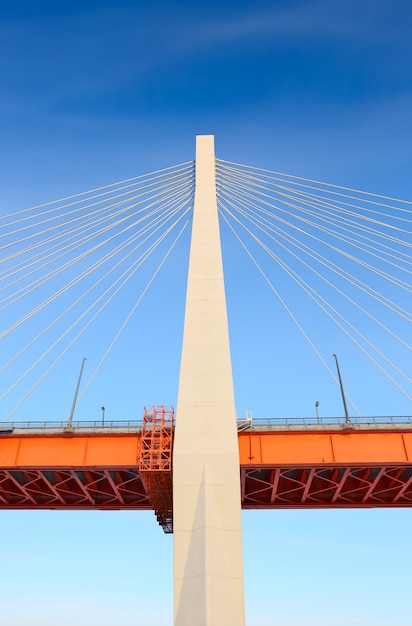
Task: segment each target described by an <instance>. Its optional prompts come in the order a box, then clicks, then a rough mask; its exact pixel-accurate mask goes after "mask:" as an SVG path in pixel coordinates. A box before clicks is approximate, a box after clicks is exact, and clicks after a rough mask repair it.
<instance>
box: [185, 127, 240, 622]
mask: <svg viewBox="0 0 412 626" xmlns="http://www.w3.org/2000/svg"><path fill="white" fill-rule="evenodd" d="M173 509H174V520H173V527H174V571H175V626H243V625H244V624H245V614H244V593H243V562H242V528H241V502H240V478H239V452H238V438H237V425H236V412H235V401H234V393H233V382H232V366H231V360H230V348H229V334H228V324H227V313H226V298H225V290H224V281H223V268H222V255H221V249H220V233H219V223H218V213H217V204H216V183H215V160H214V137H213V136H212V135H201V136H198V137H197V140H196V191H195V206H194V216H193V227H192V241H191V249H190V262H189V277H188V285H187V298H186V313H185V325H184V336H183V348H182V360H181V369H180V380H179V392H178V402H177V410H176V430H175V441H174V455H173Z"/></svg>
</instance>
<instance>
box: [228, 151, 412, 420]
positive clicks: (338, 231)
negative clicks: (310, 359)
mask: <svg viewBox="0 0 412 626" xmlns="http://www.w3.org/2000/svg"><path fill="white" fill-rule="evenodd" d="M217 187H218V206H219V210H220V214H221V217H222V219H223V221H224V223H225V224H226V225H227V227H228V229H229V230H230V231H231V233H232V234H233V235H234V236H235V238H236V240H237V241H238V242H239V244H240V245H241V246H242V248H243V250H244V252H245V254H246V255H247V256H248V258H249V259H250V260H251V261H252V262H253V264H254V265H255V267H256V270H257V271H258V272H259V274H260V275H261V277H262V278H263V280H264V281H265V282H266V284H267V286H268V288H269V289H270V290H271V292H272V293H273V295H274V296H275V298H276V299H277V300H278V302H280V303H281V306H282V307H283V308H284V310H285V311H287V314H288V315H289V316H290V317H291V319H292V320H293V322H294V324H295V325H296V326H297V327H298V328H299V330H300V332H301V333H302V335H303V336H304V337H305V339H306V341H307V342H308V343H309V344H310V346H311V348H312V349H313V351H314V352H315V353H316V355H317V357H318V358H319V359H320V360H321V361H322V363H323V365H324V366H325V367H326V369H327V370H328V371H329V373H330V375H331V376H332V377H333V378H334V379H335V381H336V382H337V379H336V375H335V374H334V372H333V371H332V370H331V369H330V367H329V365H328V363H327V362H326V361H325V358H324V356H322V353H321V352H320V351H319V349H318V347H317V344H316V341H315V339H314V338H312V337H311V336H310V334H309V333H308V332H307V331H306V328H305V321H306V320H305V319H304V318H303V319H302V315H301V316H300V315H299V312H300V313H301V314H302V310H303V308H304V307H303V306H300V307H299V308H297V307H296V301H295V300H294V299H293V302H294V303H295V307H294V306H292V304H290V303H289V302H288V297H289V296H290V290H291V285H293V288H296V292H299V293H300V294H301V296H303V301H304V300H305V299H306V301H308V300H309V301H310V302H311V306H312V308H313V306H314V307H315V308H316V309H317V310H318V311H319V312H321V314H322V315H323V316H326V318H328V320H330V321H331V322H332V323H333V324H334V325H335V326H336V327H337V328H339V331H340V332H341V333H343V334H344V335H345V336H346V337H347V338H348V340H349V341H350V342H351V343H352V344H353V345H354V346H356V348H357V349H359V350H360V351H361V352H362V353H363V355H364V356H365V357H366V358H367V359H368V360H369V361H370V362H371V363H372V364H373V365H374V366H375V367H376V368H378V370H379V371H380V372H381V374H382V375H383V376H385V377H386V378H387V379H388V380H390V381H391V383H393V385H395V386H396V387H397V389H398V390H399V391H400V392H401V393H402V394H403V395H404V396H405V397H406V398H408V399H409V400H411V399H412V397H411V383H412V381H411V378H410V376H408V372H407V371H406V368H405V367H403V366H402V365H399V363H402V364H408V363H410V362H411V360H410V350H411V343H412V342H411V321H412V313H411V310H412V308H411V305H412V301H411V292H412V287H411V273H412V260H411V245H412V240H411V205H412V203H411V202H409V201H403V200H398V199H395V198H389V197H385V196H380V195H374V194H371V193H366V192H362V191H358V190H355V189H349V188H346V187H339V186H336V185H329V184H326V183H322V182H318V181H314V180H308V179H304V178H299V177H297V176H290V175H286V174H281V173H279V172H271V171H268V170H263V169H258V168H255V167H250V166H246V165H240V164H237V163H232V162H228V161H223V160H217ZM285 278H287V280H285ZM291 300H292V298H291ZM377 336H379V337H382V340H381V341H379V342H377V341H376V337H377ZM395 344H396V345H397V350H398V349H399V350H400V352H399V351H398V352H397V354H401V357H400V358H398V359H397V360H396V361H395V360H394V359H393V358H392V357H391V354H392V351H391V346H392V345H395ZM381 346H385V347H381ZM409 372H410V368H409ZM351 403H352V406H353V407H354V408H355V410H356V411H357V412H358V414H359V411H358V410H357V409H356V406H355V405H354V403H353V402H352V401H351Z"/></svg>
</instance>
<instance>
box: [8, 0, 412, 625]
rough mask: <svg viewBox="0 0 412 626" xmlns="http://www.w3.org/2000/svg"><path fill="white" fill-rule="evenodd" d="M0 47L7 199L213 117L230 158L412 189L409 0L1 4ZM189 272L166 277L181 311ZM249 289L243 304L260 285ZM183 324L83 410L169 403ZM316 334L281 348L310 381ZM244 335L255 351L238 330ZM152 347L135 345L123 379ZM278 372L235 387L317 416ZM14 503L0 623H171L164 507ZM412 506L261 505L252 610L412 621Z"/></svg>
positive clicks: (89, 181)
mask: <svg viewBox="0 0 412 626" xmlns="http://www.w3.org/2000/svg"><path fill="white" fill-rule="evenodd" d="M0 53H1V54H0V85H1V91H0V136H1V142H0V161H1V164H2V167H1V172H0V211H1V214H8V213H10V212H13V211H17V210H21V209H23V208H26V207H29V206H34V205H36V204H39V203H41V202H47V201H51V200H54V199H56V198H59V197H64V196H67V195H70V194H72V193H77V192H80V191H83V190H87V189H91V188H94V187H98V186H100V185H105V184H108V183H111V182H114V181H117V180H122V179H126V178H128V177H132V176H136V175H139V174H142V173H146V172H150V171H153V170H156V169H159V168H162V167H166V166H169V165H174V164H177V163H181V162H184V161H187V160H190V159H192V158H194V144H195V135H196V134H203V133H214V134H215V137H216V153H217V156H219V157H220V158H223V159H227V160H230V161H237V162H239V163H245V164H250V165H255V166H258V167H263V168H267V169H270V170H279V171H282V172H286V173H290V174H296V175H298V176H303V177H309V178H315V179H317V180H323V181H328V182H331V183H335V184H341V185H345V186H350V187H356V188H359V189H364V190H368V191H372V192H375V193H381V194H385V195H390V196H395V197H400V198H406V199H412V189H411V177H410V171H411V163H412V124H411V119H410V111H411V110H412V72H411V67H410V59H411V56H412V7H411V6H410V3H409V2H408V1H407V0H399V1H398V2H396V3H394V2H391V1H389V0H364V1H362V2H359V1H358V0H356V1H355V0H346V1H345V0H336V1H330V0H319V1H312V0H307V1H301V2H299V1H294V0H292V1H289V2H286V1H284V2H278V1H274V0H272V1H270V2H261V1H259V0H256V1H255V2H224V1H220V2H215V1H211V2H208V3H191V2H180V1H177V2H174V3H169V2H156V1H154V2H138V3H136V2H121V1H120V2H112V1H102V2H90V1H89V2H87V3H84V2H78V1H73V2H66V1H65V0H63V1H61V2H58V3H56V2H41V0H40V1H39V2H18V3H2V5H1V7H0ZM168 279H169V276H168V275H166V276H165V279H164V281H163V283H161V285H162V288H163V289H166V288H167V283H168ZM183 283H184V276H183V279H182V281H181V282H177V283H176V289H175V291H174V292H173V293H172V294H170V293H169V294H168V295H170V296H171V297H173V298H174V299H176V301H177V304H176V310H175V312H174V313H173V317H172V318H171V319H173V320H175V319H176V320H178V319H180V318H179V316H180V317H181V313H182V310H183V308H182V307H183V304H182V294H183V293H184V286H183ZM169 284H170V283H169ZM230 289H231V293H233V292H235V291H237V287H236V284H235V283H233V286H232V287H231V288H230ZM164 293H165V295H166V293H167V292H164ZM233 297H234V296H233ZM237 297H238V298H239V301H241V302H244V303H245V310H246V305H250V302H255V297H256V294H255V292H252V294H250V295H249V294H248V293H240V294H238V296H237ZM179 303H180V304H179ZM159 306H160V305H159ZM245 310H244V311H243V314H242V317H241V322H242V323H243V324H247V323H249V320H248V318H247V316H246V314H245ZM260 314H261V318H262V319H263V318H265V321H267V320H266V317H267V314H266V310H265V311H263V312H262V311H261V312H260ZM159 317H160V318H161V315H160V314H159ZM252 323H253V322H252ZM281 332H283V331H282V330H281ZM180 333H181V331H180V330H179V331H176V332H173V333H172V326H170V328H169V327H168V326H167V325H163V329H162V328H161V329H159V328H158V329H156V330H155V332H153V333H152V334H150V335H149V337H150V341H152V345H153V346H156V345H159V344H160V345H162V348H163V349H164V351H165V352H166V354H165V355H164V359H163V365H160V366H159V371H158V372H157V375H156V378H155V379H153V378H152V379H151V380H150V377H149V376H146V377H145V378H142V379H141V380H139V381H138V382H139V384H138V385H137V387H138V389H137V391H136V392H135V389H133V393H132V392H130V391H129V392H126V391H125V390H124V389H123V388H122V387H121V384H122V381H117V380H116V381H115V382H116V383H118V385H119V386H118V387H116V385H114V384H113V385H111V388H110V391H108V392H107V396H108V397H105V398H104V399H102V398H101V389H102V387H105V386H106V387H107V386H108V385H109V383H110V381H113V376H112V377H111V375H110V372H106V373H104V372H103V373H102V377H103V378H102V380H103V382H102V383H100V385H101V386H100V387H99V386H98V387H97V392H96V391H94V392H93V387H91V390H90V393H91V394H92V395H91V396H90V397H89V399H87V398H85V400H84V403H83V405H82V403H80V404H79V408H78V410H79V417H83V418H84V419H87V418H88V417H91V414H92V412H93V410H94V408H93V407H96V411H97V412H98V410H99V407H100V406H101V404H102V402H104V403H106V404H107V405H108V407H109V409H108V410H109V411H110V412H111V416H114V415H116V416H120V415H119V413H121V416H122V417H123V416H124V415H125V414H126V413H127V415H128V416H130V417H133V418H134V417H140V415H141V410H142V406H143V404H144V403H149V404H151V403H157V402H159V403H161V402H167V403H168V402H171V403H173V402H174V401H175V395H174V394H175V393H176V383H177V375H178V372H177V368H176V367H175V366H173V363H174V361H173V358H174V357H171V356H170V354H171V355H175V354H176V351H177V350H178V346H179V342H180V336H181V335H180ZM171 334H173V337H172V338H171V337H170V335H171ZM167 337H169V339H168V343H166V344H165V342H166V339H167ZM156 342H158V344H156ZM145 345H146V344H145ZM293 345H294V347H295V344H293ZM296 345H297V344H296ZM259 346H261V344H258V346H257V347H255V346H252V345H251V346H250V350H251V356H250V359H251V363H252V364H253V365H255V364H257V363H258V361H259V358H260V357H264V358H263V361H264V360H265V355H264V348H262V347H259ZM166 348H167V349H170V353H168V352H167V350H166ZM342 349H343V348H342ZM296 350H297V348H296ZM302 350H303V352H302V353H300V352H298V351H296V353H295V354H294V355H293V358H292V359H286V357H284V361H282V363H284V369H285V371H286V372H290V375H291V376H294V377H295V378H297V379H298V380H300V388H301V389H303V388H304V389H307V388H308V386H312V385H314V384H315V382H314V381H315V378H314V377H312V378H310V380H309V381H306V382H305V380H304V379H305V376H307V374H308V372H307V370H308V364H309V363H310V362H309V361H307V358H309V357H308V356H307V352H306V348H302ZM233 351H234V355H235V354H236V355H237V356H238V358H239V359H241V357H242V350H241V347H239V345H238V344H237V345H235V346H233ZM334 351H337V349H336V347H335V346H334V347H333V348H332V349H331V350H330V352H331V353H332V352H334ZM141 353H142V350H141V347H140V346H138V347H137V349H136V352H135V353H133V355H130V354H129V355H128V356H127V355H126V356H124V353H123V352H122V353H121V356H122V358H123V359H125V365H126V366H127V368H126V369H127V376H125V377H124V378H125V380H124V381H123V384H124V385H128V386H129V387H130V386H131V385H132V383H133V367H132V366H133V365H134V363H135V362H136V360H138V358H139V354H141ZM81 356H84V355H83V354H82V353H80V352H79V354H76V355H75V356H74V357H73V365H71V366H70V367H71V370H70V371H71V372H72V373H71V374H70V383H69V385H68V387H69V388H68V389H67V396H66V397H65V398H64V403H65V406H64V407H62V406H61V405H58V402H57V401H58V398H57V397H55V396H53V394H52V393H51V391H50V393H47V394H46V393H45V395H43V400H42V401H40V400H39V401H38V404H37V405H36V404H35V405H32V406H31V407H30V412H33V413H34V414H36V412H37V416H38V418H39V419H40V418H42V417H43V415H45V414H47V417H48V418H52V417H55V418H56V419H64V417H65V415H66V414H67V409H68V408H69V406H70V398H71V394H72V393H73V387H74V382H75V379H76V376H77V367H78V365H79V364H80V357H81ZM87 356H88V359H89V360H92V359H93V355H92V354H87ZM282 359H283V357H282ZM282 366H283V365H282ZM295 366H296V368H295ZM235 368H236V366H235ZM238 369H239V370H240V368H238ZM252 369H254V367H253V368H252ZM280 369H281V368H280V367H279V368H278V370H280ZM348 369H349V368H348V367H347V366H346V367H345V370H346V380H347V379H348V378H349V380H351V376H350V374H349V372H348ZM169 370H171V371H172V373H169ZM139 371H140V370H139ZM316 371H317V370H316ZM249 373H250V368H249V370H246V374H244V375H245V377H246V378H245V380H247V376H248V374H249ZM86 374H87V372H86ZM262 376H263V375H262ZM354 377H356V376H354ZM354 377H353V378H354ZM272 378H273V386H272V385H269V382H270V376H269V375H268V384H266V379H265V378H264V377H263V378H262V379H259V377H258V376H257V377H256V379H254V378H253V377H252V376H250V378H249V388H248V389H247V393H246V392H244V391H243V387H244V385H243V384H242V385H238V388H239V395H240V396H241V397H240V398H239V399H238V402H239V407H238V408H239V410H240V411H242V410H244V409H245V408H247V407H249V406H251V408H253V410H254V413H255V414H257V415H258V416H262V417H263V416H264V417H266V416H267V415H279V414H289V415H299V414H302V413H306V414H311V412H312V411H313V402H314V400H315V399H316V398H317V396H316V397H315V396H314V395H313V397H311V396H310V395H309V394H307V397H306V396H305V397H304V398H303V397H302V398H301V397H295V396H299V394H296V393H294V391H293V386H292V385H291V383H290V381H289V383H288V386H286V387H285V388H284V392H283V394H282V393H280V391H279V389H278V388H277V387H276V372H274V374H273V376H272ZM262 380H263V382H264V383H265V384H263V383H262V384H260V383H261V382H262ZM284 385H287V383H285V382H284V381H282V388H283V386H284ZM304 385H306V386H305V387H304ZM235 386H236V381H235ZM240 387H242V389H240ZM240 392H242V393H240ZM286 392H287V393H286ZM318 392H321V393H322V394H323V396H322V400H321V402H322V404H321V407H323V406H327V407H328V410H329V411H330V412H331V413H334V414H338V413H339V412H340V411H341V407H340V399H339V396H338V395H337V394H336V391H335V389H334V388H332V387H331V388H330V389H329V388H328V387H327V385H326V387H325V388H321V389H320V388H314V390H313V394H315V393H316V394H317V393H318ZM93 394H94V395H93ZM355 395H356V396H357V397H356V400H357V401H358V402H359V404H360V405H361V407H362V411H363V412H364V413H368V411H370V412H371V413H381V414H383V413H386V412H393V413H399V414H401V413H407V412H408V411H409V414H410V407H409V405H407V404H406V403H405V401H404V399H402V398H400V399H396V401H395V399H394V398H395V396H394V397H393V398H392V396H391V398H390V401H389V400H388V401H387V402H386V404H385V402H384V401H382V399H381V398H379V399H377V398H376V389H375V388H374V387H373V386H372V387H368V386H367V385H365V386H364V388H362V385H359V387H356V388H355ZM120 396H121V398H120ZM323 398H324V399H323ZM380 407H383V408H384V409H385V410H383V408H382V411H379V410H378V409H379V408H380ZM94 417H95V415H93V418H94ZM2 519H3V525H2V529H3V537H4V538H6V540H5V541H4V542H3V548H2V565H3V567H2V570H3V574H4V575H3V577H2V579H3V582H2V585H1V586H0V599H1V602H0V618H1V620H0V621H2V622H3V623H4V624H7V625H8V626H22V625H23V624H24V625H25V626H26V625H28V626H38V625H40V624H41V625H42V626H46V625H47V626H48V624H50V625H52V624H53V626H69V625H72V624H76V625H79V626H97V625H99V626H106V625H107V626H111V625H113V624H118V623H121V624H123V625H125V626H129V625H130V626H134V625H137V624H139V625H140V624H142V625H147V626H170V625H171V623H172V620H171V614H172V583H171V578H172V540H171V538H170V537H165V536H164V535H163V534H162V532H161V531H160V530H159V529H158V528H157V526H156V524H155V520H154V518H153V516H152V515H151V514H146V513H145V514H139V513H125V512H122V513H100V512H99V513H95V512H89V513H74V512H69V513H57V512H38V513H37V512H36V513H34V512H31V513H27V512H22V513H14V512H3V513H2ZM410 523H411V513H410V511H408V510H398V511H391V510H386V511H336V512H335V511H324V512H322V511H318V512H313V511H306V512H295V511H289V512H285V511H282V512H265V513H256V512H251V511H248V512H246V513H245V514H244V543H245V578H246V600H247V615H248V626H313V625H316V626H318V625H319V626H320V625H323V624H325V625H326V624H328V625H330V626H335V625H336V626H369V625H373V626H406V625H408V626H409V625H411V624H412V619H411V617H410V609H409V606H408V594H409V587H408V581H409V563H410V558H411V556H412V555H411V549H410V546H409V544H408V543H407V542H406V539H405V537H407V532H408V530H407V529H408V528H409V527H410ZM148 562H149V563H150V565H148Z"/></svg>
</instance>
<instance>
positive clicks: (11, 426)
mask: <svg viewBox="0 0 412 626" xmlns="http://www.w3.org/2000/svg"><path fill="white" fill-rule="evenodd" d="M142 424H143V422H142V420H104V422H103V421H102V420H94V421H87V420H82V421H73V422H72V423H71V429H72V430H75V431H77V430H80V431H81V430H87V431H93V430H122V431H123V432H125V431H130V432H138V431H139V430H141V429H142ZM68 427H69V423H68V421H67V420H65V421H63V422H55V421H51V420H45V421H27V422H3V423H2V424H0V433H1V432H2V430H35V431H37V432H39V431H56V432H59V431H64V430H67V429H68Z"/></svg>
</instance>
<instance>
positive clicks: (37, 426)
mask: <svg viewBox="0 0 412 626" xmlns="http://www.w3.org/2000/svg"><path fill="white" fill-rule="evenodd" d="M347 424H348V422H347V420H346V418H345V417H264V418H263V417H257V418H256V417H254V418H251V417H248V418H247V419H244V418H243V419H238V420H237V425H238V430H239V431H244V430H248V429H250V428H257V429H259V430H265V429H268V430H275V429H276V428H277V427H283V428H285V427H299V426H306V427H320V428H321V427H327V426H340V425H341V426H344V425H347ZM350 424H353V425H357V426H368V425H370V426H381V427H384V426H385V425H392V426H393V427H396V426H402V425H408V424H409V425H412V416H411V415H397V416H368V417H351V418H350ZM141 429H142V420H104V421H102V420H81V421H73V422H72V424H71V426H69V424H68V422H67V421H60V422H59V421H51V420H44V421H25V422H4V423H3V424H0V434H1V433H2V432H3V433H7V432H13V431H15V430H18V431H31V432H36V433H41V432H49V433H50V432H56V433H57V432H70V431H76V432H79V431H80V432H106V433H107V432H114V433H115V432H123V433H124V432H130V433H136V432H140V431H141Z"/></svg>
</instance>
